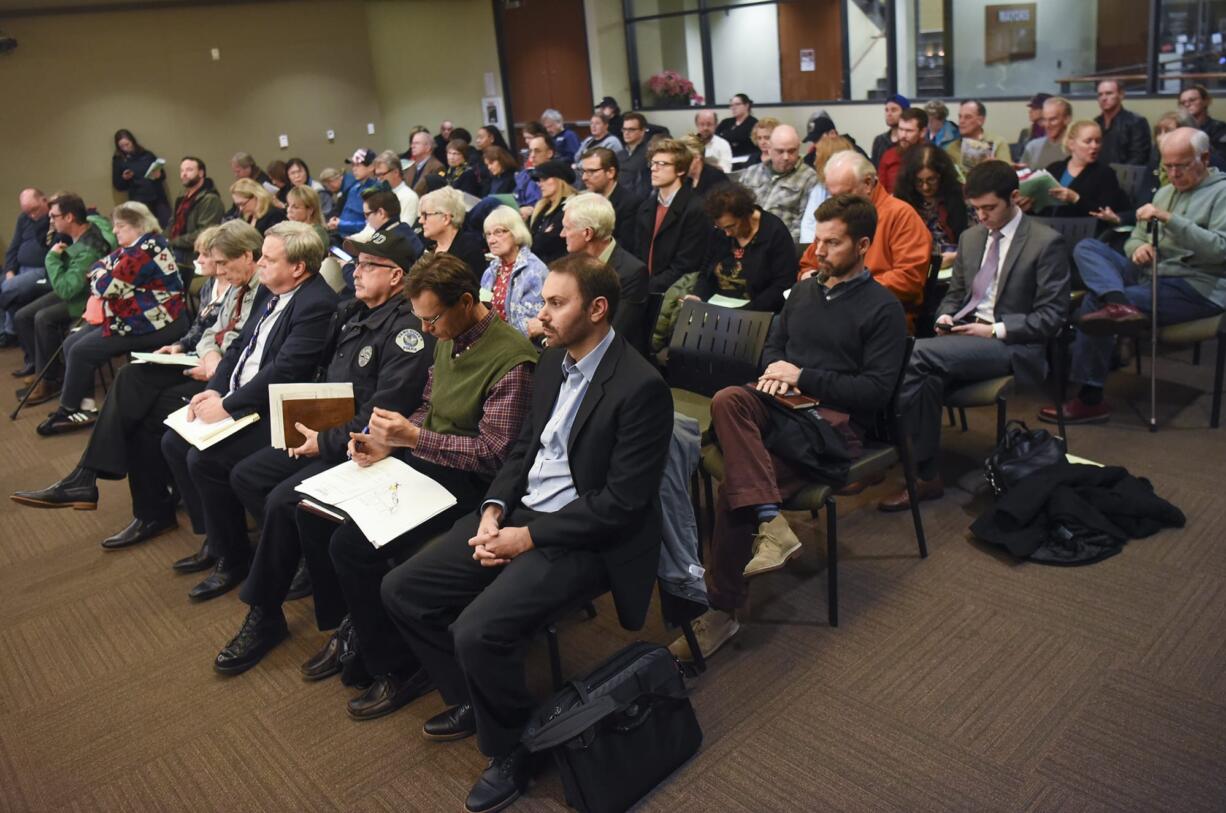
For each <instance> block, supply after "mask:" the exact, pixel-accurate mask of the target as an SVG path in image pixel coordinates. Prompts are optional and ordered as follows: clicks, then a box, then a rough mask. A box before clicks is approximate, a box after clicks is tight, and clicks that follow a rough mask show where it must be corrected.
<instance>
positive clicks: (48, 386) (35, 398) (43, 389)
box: [17, 378, 60, 406]
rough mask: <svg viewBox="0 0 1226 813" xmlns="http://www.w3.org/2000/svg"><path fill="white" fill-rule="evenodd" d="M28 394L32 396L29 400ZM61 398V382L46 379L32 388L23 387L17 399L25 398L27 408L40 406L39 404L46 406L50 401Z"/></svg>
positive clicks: (18, 391)
mask: <svg viewBox="0 0 1226 813" xmlns="http://www.w3.org/2000/svg"><path fill="white" fill-rule="evenodd" d="M27 392H28V393H29V394H30V395H29V397H28V398H27V397H26V393H27ZM59 397H60V382H58V381H48V380H47V379H45V378H44V379H43V380H42V381H39V382H38V383H37V384H34V385H32V388H31V387H22V388H21V389H19V390H17V398H18V399H21V398H25V399H26V406H38V405H39V404H45V403H47V402H48V401H53V400H55V399H56V398H59Z"/></svg>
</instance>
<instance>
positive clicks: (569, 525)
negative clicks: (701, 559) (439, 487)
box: [486, 336, 673, 629]
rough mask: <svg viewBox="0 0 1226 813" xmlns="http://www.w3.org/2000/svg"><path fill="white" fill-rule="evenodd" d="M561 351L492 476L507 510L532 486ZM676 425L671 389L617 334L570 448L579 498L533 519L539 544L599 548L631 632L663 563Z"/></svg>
mask: <svg viewBox="0 0 1226 813" xmlns="http://www.w3.org/2000/svg"><path fill="white" fill-rule="evenodd" d="M565 352H566V351H565V350H563V349H562V348H555V349H551V350H546V351H545V353H544V354H543V355H542V356H541V360H540V362H539V363H538V364H537V366H536V374H535V378H534V380H533V386H532V407H531V411H530V413H529V415H528V420H526V421H524V425H523V429H522V431H521V432H520V434H519V437H518V438H517V439H516V441H515V445H514V446H512V447H511V452H510V454H509V455H508V456H507V459H506V462H504V463H503V465H502V468H501V469H500V470H499V472H498V476H497V477H495V478H494V482H493V484H492V485H491V486H490V489H489V492H488V493H487V494H486V499H487V500H499V501H501V502H502V503H503V504H504V505H506V507H507V512H508V514H509V513H511V512H513V511H514V510H515V508H516V507H517V506H518V505H519V501H520V500H521V499H522V498H523V496H524V493H525V492H526V491H527V485H528V472H529V471H530V470H531V468H532V464H533V463H534V462H535V460H536V454H537V451H538V450H539V449H540V447H541V432H542V431H543V430H544V428H545V424H546V423H547V422H548V421H549V418H550V416H551V415H552V413H553V406H554V402H555V401H556V400H557V397H558V391H559V389H560V388H561V384H562V359H563V354H564V353H565ZM672 431H673V400H672V396H671V394H670V393H669V390H668V385H667V384H665V383H664V379H662V378H661V377H660V374H659V373H658V372H656V370H655V368H653V367H652V366H651V365H650V364H648V363H647V361H646V360H645V359H644V358H643V357H642V356H640V355H639V354H638V353H635V352H633V351H632V350H631V349H630V348H629V347H627V346H626V342H625V340H624V339H622V337H621V336H614V337H613V341H612V342H611V343H610V345H609V349H608V351H607V352H606V353H605V356H604V358H603V359H602V360H601V362H600V366H599V367H597V368H596V374H595V375H594V376H593V379H592V382H591V384H589V385H588V389H587V393H586V394H585V395H584V397H583V401H582V402H581V403H580V405H579V412H578V414H577V415H576V417H575V423H574V426H573V427H572V428H571V434H570V442H569V444H568V447H567V454H568V457H569V462H570V471H571V477H572V478H573V479H574V483H575V491H576V492H577V493H578V495H579V497H578V499H576V500H573V501H572V502H571V503H570V504H568V505H566V506H564V507H563V508H561V509H559V510H557V511H554V512H552V513H546V514H540V515H538V516H536V517H535V518H534V519H533V520H532V521H531V522H529V523H528V524H527V526H526V527H527V528H528V530H529V531H530V532H531V534H532V541H533V544H534V545H535V546H536V547H538V548H541V549H542V550H548V549H549V548H583V549H586V550H595V551H597V552H598V553H599V554H600V558H601V560H602V562H603V564H604V567H605V569H606V572H607V574H608V577H609V583H610V585H612V589H613V601H614V604H615V605H616V607H617V617H618V619H619V620H620V621H621V624H622V626H623V627H625V628H626V629H640V628H642V626H643V623H644V621H645V620H646V618H647V608H648V606H649V605H650V604H651V592H652V589H653V588H654V586H655V582H656V573H657V572H658V569H659V562H660V479H661V477H662V476H663V473H664V462H665V458H666V457H667V456H668V448H669V439H670V438H671V436H672Z"/></svg>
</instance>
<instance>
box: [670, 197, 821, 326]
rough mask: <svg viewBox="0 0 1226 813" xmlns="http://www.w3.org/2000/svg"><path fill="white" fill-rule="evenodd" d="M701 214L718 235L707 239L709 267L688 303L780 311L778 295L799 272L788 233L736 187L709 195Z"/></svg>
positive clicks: (789, 285) (790, 283) (776, 218)
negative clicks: (714, 301)
mask: <svg viewBox="0 0 1226 813" xmlns="http://www.w3.org/2000/svg"><path fill="white" fill-rule="evenodd" d="M705 208H706V212H707V217H709V218H711V220H712V222H714V223H715V228H716V229H717V230H718V233H717V234H716V235H715V236H713V237H712V238H711V248H710V254H709V255H708V256H709V262H708V264H707V266H706V268H704V269H703V270H702V271H700V272H699V273H698V280H697V281H696V282H695V283H694V293H693V294H691V295H690V296H688V297H687V298H688V299H696V300H700V301H704V302H705V301H706V300H708V299H710V298H711V297H712V296H714V295H715V294H719V295H720V296H723V297H727V298H729V299H740V300H745V304H744V305H743V306H742V307H744V308H745V309H746V310H751V311H771V312H774V313H778V312H779V311H781V310H783V302H784V299H783V292H784V291H786V290H787V289H788V288H791V287H792V283H793V282H794V281H795V280H796V273H797V271H798V264H797V258H796V245H795V244H794V243H793V242H792V233H791V232H790V231H788V227H787V226H786V225H785V224H784V222H783V221H782V220H780V219H779V218H778V217H776V216H775V215H773V214H771V213H770V212H768V211H766V210H765V209H763V208H762V207H761V206H758V205H757V202H756V201H755V200H754V196H753V192H751V191H749V190H748V189H746V188H745V187H743V186H741V185H740V184H737V183H729V184H724V185H723V186H721V187H719V188H718V189H715V190H714V191H712V192H711V193H710V194H709V195H707V200H706V204H705Z"/></svg>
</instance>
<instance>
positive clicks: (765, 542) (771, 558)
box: [745, 514, 800, 578]
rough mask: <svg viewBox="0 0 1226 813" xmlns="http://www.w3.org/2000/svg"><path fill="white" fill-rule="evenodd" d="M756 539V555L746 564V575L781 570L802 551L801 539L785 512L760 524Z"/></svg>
mask: <svg viewBox="0 0 1226 813" xmlns="http://www.w3.org/2000/svg"><path fill="white" fill-rule="evenodd" d="M755 536H756V538H755V539H754V555H753V558H752V559H750V560H749V564H747V565H745V577H746V578H749V577H750V576H760V575H762V574H763V573H770V572H772V571H775V570H780V569H781V568H782V567H783V566H784V565H785V564H787V562H788V560H789V559H791V558H793V557H794V556H796V555H797V554H798V553H800V540H799V539H797V538H796V534H795V532H794V531H792V528H791V526H789V525H788V521H787V520H786V519H784V518H783V514H776V515H775V516H774V517H772V518H771V519H770V521H769V522H763V523H760V524H759V525H758V533H757V534H756V535H755Z"/></svg>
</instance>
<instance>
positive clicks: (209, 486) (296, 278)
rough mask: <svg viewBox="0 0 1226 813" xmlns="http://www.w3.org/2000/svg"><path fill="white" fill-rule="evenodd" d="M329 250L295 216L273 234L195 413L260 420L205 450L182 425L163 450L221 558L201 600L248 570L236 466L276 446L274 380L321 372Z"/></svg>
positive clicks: (330, 303) (330, 301)
mask: <svg viewBox="0 0 1226 813" xmlns="http://www.w3.org/2000/svg"><path fill="white" fill-rule="evenodd" d="M326 250H327V249H326V247H325V246H324V243H323V240H321V239H320V237H319V234H318V233H317V232H316V231H315V230H314V229H313V228H312V227H311V226H309V225H307V224H305V223H292V222H289V221H286V222H284V223H278V224H277V225H276V226H273V227H272V228H270V229H269V230H268V231H267V232H265V234H264V246H263V249H262V252H261V256H260V262H259V276H260V285H261V286H262V287H261V293H260V295H259V296H258V297H257V299H256V301H255V303H254V305H253V307H252V315H251V318H249V319H247V323H246V324H245V325H244V326H243V330H242V332H241V333H240V334H239V336H238V339H236V340H235V341H234V342H232V343H231V345H230V347H229V349H228V350H227V351H226V354H225V355H224V356H223V357H222V359H221V362H220V363H219V364H218V365H217V369H216V370H215V371H214V372H213V377H212V378H211V379H209V383H208V387H207V389H205V390H204V392H201V393H198V394H197V395H195V396H194V397H193V398H192V400H191V404H190V409H189V411H188V415H189V417H191V418H192V419H193V420H198V421H205V422H206V423H215V422H217V421H221V420H224V419H226V418H229V417H233V418H240V417H243V416H245V415H249V414H251V413H253V412H257V413H259V414H260V420H259V421H257V422H256V423H254V424H252V425H251V426H248V427H247V428H245V429H242V430H240V431H239V432H238V433H237V434H234V435H231V436H230V437H228V438H226V439H225V440H223V441H221V442H220V443H217V444H215V445H213V446H210V447H209V448H207V449H203V450H201V449H197V448H195V447H194V446H192V445H191V444H189V443H188V442H187V441H186V440H184V439H183V438H182V437H180V436H179V435H178V434H177V433H176V432H174V431H168V432H166V434H164V435H163V436H162V454H163V455H164V456H165V458H166V462H167V463H168V464H169V465H170V469H171V472H172V473H173V474H174V478H175V482H176V483H178V485H179V489H180V490H181V491H183V490H186V489H187V488H190V487H193V486H194V487H195V489H196V491H197V493H199V495H200V502H201V505H202V507H203V509H204V525H205V533H206V535H207V538H208V547H209V553H210V554H211V555H212V556H213V557H215V558H216V560H217V565H216V567H215V568H214V570H213V572H212V573H211V574H210V575H209V576H208V577H207V578H205V580H204V581H202V582H201V583H200V584H198V585H196V586H195V587H194V588H192V590H191V591H190V592H189V593H188V596H189V597H190V598H192V599H193V600H196V601H204V600H207V599H210V598H214V597H216V596H220V595H221V594H222V593H225V592H227V591H229V590H231V589H233V588H234V587H236V586H237V585H238V584H239V582H241V581H242V580H243V579H244V578H246V576H247V569H248V567H249V566H250V562H251V548H250V545H249V544H248V542H247V520H246V515H245V514H244V512H243V504H242V503H241V502H240V501H239V498H238V495H236V494H235V493H234V490H233V489H232V488H231V487H230V470H231V469H232V468H234V466H235V465H237V464H238V463H239V461H241V460H243V459H244V458H246V457H247V456H249V455H251V454H254V453H255V452H256V451H258V450H259V449H261V448H263V447H265V446H267V445H269V434H268V385H269V384H288V383H294V382H305V381H310V380H311V379H312V377H313V376H314V373H315V367H316V365H318V364H319V357H320V354H321V353H322V352H323V349H324V344H325V342H326V340H327V333H328V325H329V324H330V322H331V318H332V314H333V312H335V310H336V294H335V293H334V292H333V290H332V289H331V288H329V287H328V283H326V282H325V281H324V280H323V278H322V277H320V276H319V265H320V263H322V262H323V259H324V254H325V252H326ZM256 314H258V316H257V315H256Z"/></svg>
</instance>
